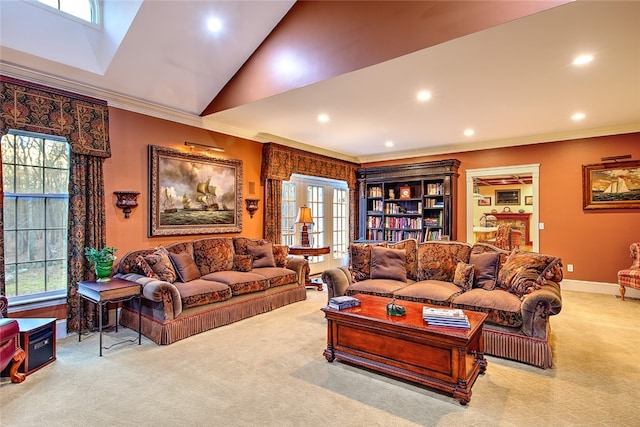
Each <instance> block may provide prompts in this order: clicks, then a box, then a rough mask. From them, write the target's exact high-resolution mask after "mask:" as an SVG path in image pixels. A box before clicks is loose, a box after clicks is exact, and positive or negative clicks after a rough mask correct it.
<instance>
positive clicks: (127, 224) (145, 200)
mask: <svg viewBox="0 0 640 427" xmlns="http://www.w3.org/2000/svg"><path fill="white" fill-rule="evenodd" d="M109 138H110V142H111V158H109V159H106V160H105V162H104V180H105V202H106V215H107V244H108V245H109V246H115V247H116V248H118V252H117V253H116V255H119V256H123V255H124V254H126V253H127V252H128V251H130V250H133V249H142V248H151V247H155V246H158V245H164V244H168V243H171V242H175V241H181V240H193V239H197V238H201V237H206V236H205V235H187V236H162V237H148V229H149V191H148V188H149V166H148V152H147V150H148V146H149V145H158V146H162V147H168V148H175V149H177V150H183V151H187V150H188V147H186V146H185V145H184V142H185V141H189V142H195V143H201V144H205V145H206V144H209V145H212V144H213V143H215V144H216V145H218V146H221V147H224V148H225V150H226V151H225V152H224V153H216V154H215V156H214V157H220V158H228V159H240V160H242V162H243V164H242V167H243V175H244V176H243V193H244V194H243V197H245V198H246V197H255V198H259V199H260V208H259V210H258V211H257V212H256V213H255V215H254V216H253V218H250V217H249V213H248V212H247V211H246V210H245V209H244V202H243V204H242V213H243V216H242V233H240V234H239V235H242V236H246V237H252V238H260V237H262V228H263V217H262V216H263V212H264V196H263V194H264V187H263V186H261V185H260V167H261V163H262V144H260V143H258V142H253V141H249V140H246V139H242V138H236V137H233V136H229V135H224V134H220V133H216V132H212V131H207V130H204V129H199V128H196V127H192V126H187V125H183V124H179V123H174V122H170V121H167V120H162V119H157V118H154V117H150V116H145V115H143V114H137V113H132V112H129V111H125V110H120V109H117V108H109ZM249 182H254V183H255V194H252V195H250V194H249ZM116 190H134V191H139V192H140V195H139V196H138V207H137V208H135V209H134V210H133V211H132V213H131V216H130V217H129V218H128V219H125V218H124V214H123V213H122V210H120V209H118V208H117V207H116V206H115V201H116V196H115V195H114V194H113V192H114V191H116ZM225 235H226V236H228V235H238V234H213V236H225Z"/></svg>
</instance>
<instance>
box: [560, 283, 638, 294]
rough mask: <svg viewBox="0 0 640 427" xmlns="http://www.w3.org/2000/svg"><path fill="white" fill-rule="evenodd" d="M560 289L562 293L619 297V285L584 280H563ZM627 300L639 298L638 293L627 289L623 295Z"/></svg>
mask: <svg viewBox="0 0 640 427" xmlns="http://www.w3.org/2000/svg"><path fill="white" fill-rule="evenodd" d="M560 288H561V289H562V290H564V291H577V292H590V293H593V294H606V295H615V296H620V285H618V284H617V283H605V282H589V281H585V280H567V279H565V280H563V281H562V282H560ZM624 297H625V298H627V297H629V298H640V291H638V290H636V289H632V288H627V291H626V292H625V294H624Z"/></svg>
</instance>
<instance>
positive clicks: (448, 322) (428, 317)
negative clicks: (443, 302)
mask: <svg viewBox="0 0 640 427" xmlns="http://www.w3.org/2000/svg"><path fill="white" fill-rule="evenodd" d="M422 318H423V319H424V320H425V321H426V322H427V323H428V324H429V325H430V326H449V327H453V328H465V329H469V328H471V325H470V324H469V318H468V317H467V315H466V314H464V311H462V310H460V309H452V308H435V307H422Z"/></svg>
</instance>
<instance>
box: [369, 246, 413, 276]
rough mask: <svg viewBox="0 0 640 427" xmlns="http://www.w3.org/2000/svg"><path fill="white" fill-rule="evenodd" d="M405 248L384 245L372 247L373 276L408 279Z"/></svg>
mask: <svg viewBox="0 0 640 427" xmlns="http://www.w3.org/2000/svg"><path fill="white" fill-rule="evenodd" d="M405 262H406V255H405V251H404V249H402V250H400V249H389V248H385V247H382V246H374V247H372V248H371V278H372V279H392V280H400V281H401V282H406V281H407V270H406V268H405Z"/></svg>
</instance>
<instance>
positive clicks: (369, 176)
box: [358, 159, 460, 242]
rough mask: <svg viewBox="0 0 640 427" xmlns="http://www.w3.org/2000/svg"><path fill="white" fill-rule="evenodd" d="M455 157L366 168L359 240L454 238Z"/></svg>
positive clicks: (361, 179) (362, 179) (360, 172)
mask: <svg viewBox="0 0 640 427" xmlns="http://www.w3.org/2000/svg"><path fill="white" fill-rule="evenodd" d="M459 165H460V161H458V160H456V159H451V160H441V161H436V162H423V163H413V164H408V165H398V166H383V167H372V168H361V169H359V170H358V181H359V185H360V205H359V206H360V215H359V220H360V223H359V240H368V241H390V242H397V241H399V240H404V239H409V238H413V239H417V240H419V241H421V242H422V241H426V240H443V239H447V238H448V239H451V240H453V239H455V238H456V229H455V226H454V223H455V221H454V219H455V208H456V197H455V193H456V184H457V178H458V167H459Z"/></svg>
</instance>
